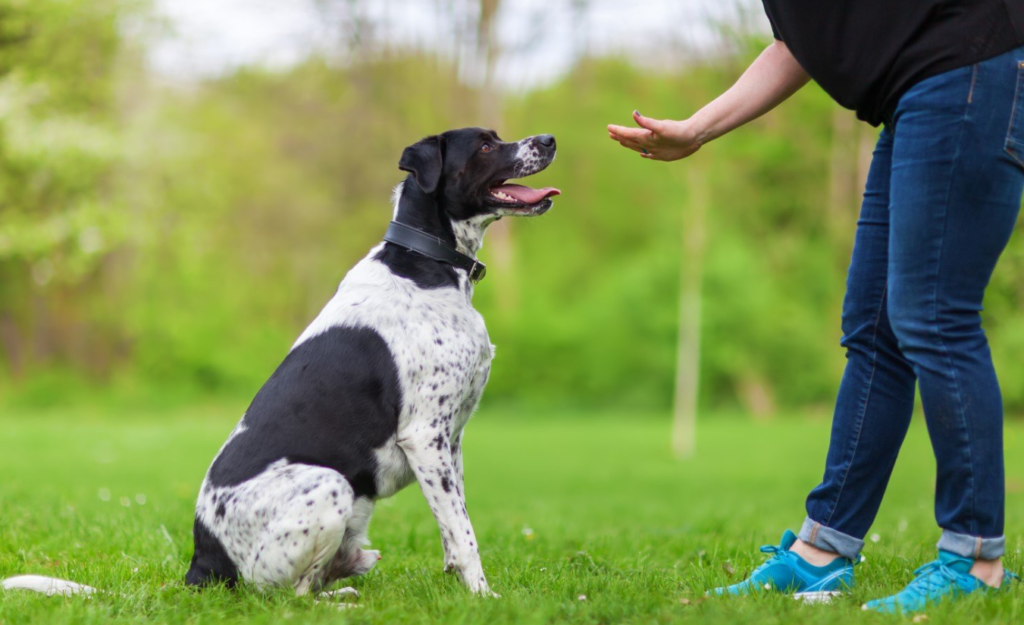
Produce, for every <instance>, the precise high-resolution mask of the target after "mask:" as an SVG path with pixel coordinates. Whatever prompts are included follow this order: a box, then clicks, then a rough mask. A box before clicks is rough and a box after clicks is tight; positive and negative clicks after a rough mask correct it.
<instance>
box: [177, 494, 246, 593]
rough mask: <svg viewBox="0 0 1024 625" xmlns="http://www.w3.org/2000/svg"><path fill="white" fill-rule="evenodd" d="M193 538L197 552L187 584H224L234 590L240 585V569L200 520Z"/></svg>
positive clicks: (193, 528)
mask: <svg viewBox="0 0 1024 625" xmlns="http://www.w3.org/2000/svg"><path fill="white" fill-rule="evenodd" d="M222 505H223V504H222ZM192 537H193V539H194V541H195V551H194V552H193V554H192V564H191V566H189V569H188V573H186V574H185V583H186V584H188V585H189V586H207V585H210V584H214V583H217V582H224V583H226V584H227V585H228V586H229V587H232V588H233V587H234V586H235V584H237V583H238V568H237V567H236V566H235V563H234V562H232V561H231V558H229V557H228V554H227V551H225V549H224V545H222V544H221V543H220V541H219V540H217V538H216V537H215V536H214V535H213V534H211V533H210V530H208V529H207V528H206V526H205V525H203V523H202V522H201V521H200V520H199V519H198V518H197V519H196V520H195V524H194V525H193V526H192Z"/></svg>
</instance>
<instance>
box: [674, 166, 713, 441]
mask: <svg viewBox="0 0 1024 625" xmlns="http://www.w3.org/2000/svg"><path fill="white" fill-rule="evenodd" d="M686 171H687V186H688V188H689V195H690V202H689V204H690V205H689V206H688V207H686V210H685V211H684V213H683V250H682V254H681V255H680V258H681V260H682V267H681V269H680V272H679V275H680V285H679V339H678V341H679V342H678V347H677V352H676V383H675V402H674V408H673V416H672V452H673V453H674V454H675V455H676V457H677V458H689V457H690V456H692V455H693V453H694V451H696V448H697V400H698V391H699V386H700V327H701V322H700V318H701V293H702V286H703V266H704V240H705V238H706V226H705V222H706V213H707V201H708V200H707V180H706V176H705V174H704V171H703V168H701V167H699V166H696V165H694V164H691V165H690V166H689V167H688V168H687V170H686Z"/></svg>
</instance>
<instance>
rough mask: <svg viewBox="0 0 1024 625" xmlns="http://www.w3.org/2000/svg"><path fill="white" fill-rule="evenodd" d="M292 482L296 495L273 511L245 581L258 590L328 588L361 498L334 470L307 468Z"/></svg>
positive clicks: (305, 590)
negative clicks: (331, 569)
mask: <svg viewBox="0 0 1024 625" xmlns="http://www.w3.org/2000/svg"><path fill="white" fill-rule="evenodd" d="M290 478H291V480H292V481H293V488H291V489H290V491H291V493H290V494H291V496H290V497H288V498H286V499H284V500H283V501H279V502H278V503H276V504H275V505H274V506H273V507H272V508H271V509H270V510H269V516H270V518H269V520H268V523H267V524H266V526H265V528H264V530H263V532H262V534H261V536H260V537H259V539H258V540H257V541H256V545H255V554H254V555H253V558H252V564H251V567H250V571H249V575H247V576H245V577H247V579H249V580H251V581H252V582H253V583H255V584H256V585H257V586H293V587H294V588H295V594H297V595H304V594H306V593H308V592H310V590H317V589H319V588H320V587H321V586H322V584H323V580H324V577H325V575H326V574H327V572H328V567H329V565H330V564H331V561H332V560H333V558H334V557H335V555H336V554H337V553H338V549H339V548H340V547H341V544H342V541H343V540H344V537H345V533H346V530H347V527H348V523H349V521H350V519H351V518H352V514H353V506H354V503H355V498H354V496H353V492H352V487H351V486H350V485H349V483H348V482H347V481H346V480H345V478H344V477H342V476H341V474H339V473H337V472H336V471H333V470H330V469H324V468H321V467H307V468H305V469H304V470H303V471H301V472H296V473H294V474H293V475H291V476H290Z"/></svg>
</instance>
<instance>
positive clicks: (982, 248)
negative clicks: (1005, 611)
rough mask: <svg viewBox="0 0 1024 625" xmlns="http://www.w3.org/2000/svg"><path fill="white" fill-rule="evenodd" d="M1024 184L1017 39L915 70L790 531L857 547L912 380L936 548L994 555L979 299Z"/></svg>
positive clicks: (995, 428) (833, 545)
mask: <svg viewBox="0 0 1024 625" xmlns="http://www.w3.org/2000/svg"><path fill="white" fill-rule="evenodd" d="M1022 191H1024V48H1019V49H1017V50H1014V51H1013V52H1010V53H1007V54H1003V55H1000V56H998V57H995V58H992V59H989V60H987V61H984V62H981V63H978V64H976V65H972V66H970V67H963V68H960V69H956V70H953V71H950V72H947V73H945V74H941V75H939V76H935V77H932V78H928V79H925V80H923V81H921V82H920V83H918V84H917V85H915V86H914V87H912V88H911V89H910V90H909V91H907V92H906V94H904V95H903V97H902V98H901V99H900V102H899V105H898V107H897V110H896V113H895V116H894V119H893V125H892V126H891V127H887V128H886V129H885V130H883V131H882V133H881V136H880V137H879V139H878V145H877V147H876V148H875V153H874V159H873V160H872V162H871V169H870V172H869V175H868V180H867V186H866V189H865V191H864V201H863V205H862V207H861V215H860V221H859V222H858V225H857V236H856V240H855V243H854V250H853V259H852V261H851V263H850V270H849V275H848V278H847V292H846V299H845V301H844V304H843V340H842V345H843V346H844V347H845V348H846V352H847V364H846V371H845V373H844V374H843V380H842V383H841V385H840V387H839V397H838V400H837V402H836V410H835V417H834V420H833V423H832V438H831V443H830V445H829V451H828V459H827V461H826V467H825V476H824V479H823V480H822V483H821V484H820V485H819V486H818V487H817V488H815V489H814V490H813V491H812V492H811V494H810V496H809V497H808V498H807V520H806V521H805V523H804V526H803V528H802V529H801V532H800V538H801V539H803V540H804V541H806V542H808V543H810V544H812V545H815V546H817V547H819V548H821V549H826V550H829V551H834V552H836V553H839V554H842V555H844V556H846V557H849V558H856V557H857V556H858V554H859V553H860V550H861V549H862V548H863V546H864V540H863V539H864V536H865V535H866V534H867V532H868V529H869V528H870V526H871V524H872V523H873V522H874V519H875V515H876V513H877V512H878V507H879V504H880V503H881V501H882V495H883V494H884V493H885V488H886V485H887V484H888V482H889V476H890V475H891V474H892V468H893V465H894V464H895V462H896V456H897V454H898V453H899V450H900V446H901V445H902V444H903V439H904V437H905V436H906V433H907V428H908V427H909V424H910V419H911V413H912V412H913V407H914V385H915V383H917V384H918V386H919V387H920V393H921V401H922V404H923V407H924V415H925V421H926V422H927V425H928V434H929V437H930V438H931V442H932V447H933V449H934V451H935V458H936V462H937V467H938V475H937V479H936V483H935V518H936V521H938V524H939V527H941V528H942V537H941V539H940V541H939V548H940V549H945V550H947V551H951V552H953V553H956V554H959V555H962V556H965V557H973V558H984V559H994V558H998V557H1000V556H1002V554H1003V551H1004V543H1005V540H1004V538H1003V511H1004V488H1005V478H1004V470H1003V437H1002V435H1003V406H1002V397H1001V395H1000V392H999V383H998V381H997V380H996V374H995V370H994V369H993V367H992V358H991V355H990V353H989V348H988V342H987V340H986V338H985V332H984V331H983V330H982V327H981V315H980V312H981V303H982V299H983V296H984V294H985V287H986V286H987V285H988V282H989V278H990V277H991V275H992V271H993V269H994V268H995V265H996V261H997V260H998V258H999V255H1000V254H1001V253H1002V251H1003V248H1004V247H1005V246H1006V243H1007V241H1008V240H1009V238H1010V234H1011V232H1012V231H1013V227H1014V223H1015V222H1016V219H1017V212H1018V211H1019V209H1020V204H1021V193H1022Z"/></svg>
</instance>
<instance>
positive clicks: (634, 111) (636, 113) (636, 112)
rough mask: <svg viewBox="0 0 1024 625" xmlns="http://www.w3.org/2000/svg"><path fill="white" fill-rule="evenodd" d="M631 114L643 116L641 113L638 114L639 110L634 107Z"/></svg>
mask: <svg viewBox="0 0 1024 625" xmlns="http://www.w3.org/2000/svg"><path fill="white" fill-rule="evenodd" d="M633 114H634V115H636V116H637V117H643V115H641V114H640V111H637V110H635V109H634V110H633Z"/></svg>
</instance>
